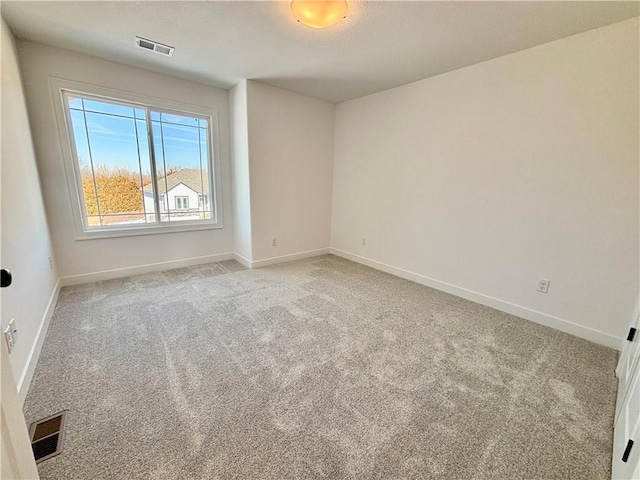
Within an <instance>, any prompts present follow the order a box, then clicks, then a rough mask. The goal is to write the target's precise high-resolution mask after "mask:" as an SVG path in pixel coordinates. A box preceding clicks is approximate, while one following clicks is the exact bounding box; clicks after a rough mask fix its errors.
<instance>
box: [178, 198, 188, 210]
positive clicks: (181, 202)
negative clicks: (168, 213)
mask: <svg viewBox="0 0 640 480" xmlns="http://www.w3.org/2000/svg"><path fill="white" fill-rule="evenodd" d="M188 209H189V197H176V210H188Z"/></svg>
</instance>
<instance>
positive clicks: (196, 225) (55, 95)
mask: <svg viewBox="0 0 640 480" xmlns="http://www.w3.org/2000/svg"><path fill="white" fill-rule="evenodd" d="M48 81H49V87H50V90H51V94H52V99H53V103H54V112H55V116H56V124H57V129H58V134H59V139H60V146H61V150H62V157H63V160H64V170H65V177H66V180H67V190H68V192H69V200H70V204H71V205H70V206H71V212H72V216H73V225H74V233H75V239H76V240H90V239H99V238H115V237H127V236H135V235H150V234H159V233H174V232H187V231H195V230H209V229H221V228H223V205H222V190H221V173H220V163H221V160H220V159H221V157H220V147H219V138H220V137H219V120H218V111H217V110H215V109H212V108H207V107H201V106H196V105H190V104H183V103H178V102H174V101H169V100H164V99H161V98H157V97H149V96H145V95H139V94H137V93H129V92H123V91H119V90H113V89H109V88H104V87H100V86H96V85H90V84H86V83H82V82H76V81H73V80H66V79H61V78H56V77H49V78H48ZM68 94H75V95H78V96H85V97H94V98H96V99H98V100H100V99H101V100H104V101H112V102H115V103H120V104H121V103H123V102H126V103H128V104H132V105H136V106H138V107H139V108H145V109H149V108H152V109H153V108H156V109H159V110H161V111H162V112H166V113H175V114H178V115H180V114H182V115H185V114H187V115H189V114H191V115H194V116H197V117H202V118H206V119H207V120H209V142H208V143H209V148H210V156H211V167H212V168H207V170H208V175H209V182H210V184H211V185H212V187H213V189H214V192H213V195H210V198H209V201H210V202H211V206H212V210H213V211H214V212H215V220H213V219H212V220H188V221H184V222H180V221H179V220H172V221H171V222H165V223H155V224H132V225H127V226H122V225H103V226H100V227H91V228H90V229H89V228H88V227H87V225H86V218H87V217H86V212H85V205H84V202H83V193H82V190H81V185H82V184H81V181H80V171H79V165H78V162H77V161H76V159H77V158H78V157H77V152H76V150H75V148H76V147H75V144H74V141H73V135H72V130H71V128H72V127H71V120H70V118H69V110H68V108H67V106H66V104H65V101H66V100H65V96H66V95H68ZM147 138H148V141H150V137H149V136H147ZM155 197H156V201H158V200H157V199H158V195H155ZM156 211H157V210H156Z"/></svg>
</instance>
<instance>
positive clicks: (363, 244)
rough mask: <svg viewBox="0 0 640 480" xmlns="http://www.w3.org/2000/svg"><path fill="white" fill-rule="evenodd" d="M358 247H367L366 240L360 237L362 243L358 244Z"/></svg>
mask: <svg viewBox="0 0 640 480" xmlns="http://www.w3.org/2000/svg"><path fill="white" fill-rule="evenodd" d="M360 245H362V246H363V247H366V246H367V238H366V237H362V241H361V242H360Z"/></svg>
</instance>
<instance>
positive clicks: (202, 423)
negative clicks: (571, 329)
mask: <svg viewBox="0 0 640 480" xmlns="http://www.w3.org/2000/svg"><path fill="white" fill-rule="evenodd" d="M616 361H617V352H615V351H614V350H611V349H608V348H605V347H602V346H598V345H595V344H593V343H589V342H587V341H584V340H581V339H578V338H575V337H572V336H570V335H566V334H564V333H561V332H559V331H556V330H553V329H550V328H547V327H543V326H540V325H537V324H535V323H533V322H529V321H526V320H522V319H520V318H517V317H514V316H512V315H508V314H506V313H502V312H499V311H497V310H493V309H491V308H488V307H484V306H481V305H478V304H475V303H472V302H469V301H467V300H463V299H461V298H458V297H455V296H452V295H448V294H446V293H442V292H439V291H437V290H433V289H430V288H427V287H424V286H421V285H418V284H415V283H412V282H409V281H406V280H403V279H400V278H397V277H393V276H391V275H388V274H385V273H382V272H379V271H376V270H373V269H370V268H367V267H364V266H361V265H359V264H356V263H353V262H349V261H347V260H344V259H341V258H338V257H334V256H331V255H326V256H322V257H315V258H310V259H305V260H300V261H296V262H291V263H286V264H281V265H276V266H271V267H265V268H260V269H255V270H247V269H245V268H244V267H242V266H241V265H240V264H238V263H236V262H235V261H228V262H221V263H214V264H209V265H201V266H196V267H190V268H183V269H179V270H172V271H168V272H161V273H154V274H148V275H142V276H137V277H130V278H126V279H118V280H110V281H104V282H99V283H93V284H87V285H80V286H74V287H65V288H63V289H62V291H61V293H60V298H59V301H58V305H57V307H56V309H55V313H54V316H53V319H52V321H51V325H50V327H49V331H48V333H47V337H46V340H45V342H44V346H43V349H42V354H41V357H40V359H39V362H38V365H37V368H36V372H35V376H34V379H33V382H32V385H31V388H30V390H29V393H28V396H27V400H26V403H25V415H26V417H27V420H28V421H29V422H31V421H34V420H37V419H39V418H42V417H45V416H48V415H51V414H53V413H56V412H58V411H60V410H65V409H68V410H69V413H68V417H67V432H66V440H65V445H64V451H63V453H62V454H61V455H59V456H57V457H54V458H52V459H50V460H46V461H45V462H43V463H41V464H40V465H39V471H40V474H41V476H42V478H45V479H75V478H78V479H80V478H81V479H92V480H94V479H137V478H148V479H172V480H173V479H205V478H206V479H218V478H219V479H227V478H238V479H308V478H309V479H311V478H330V479H383V478H384V479H410V478H416V479H417V478H420V479H429V478H443V479H487V478H494V479H518V478H522V479H525V478H526V479H550V478H562V479H580V480H583V479H608V478H610V463H611V448H612V435H613V427H612V425H613V415H614V408H615V407H614V405H615V396H616V379H615V376H614V370H615V366H616Z"/></svg>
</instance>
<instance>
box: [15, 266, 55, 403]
mask: <svg viewBox="0 0 640 480" xmlns="http://www.w3.org/2000/svg"><path fill="white" fill-rule="evenodd" d="M60 287H61V284H60V279H58V281H57V282H56V285H55V287H53V292H51V297H50V298H49V303H48V304H47V308H46V309H45V311H44V315H43V316H42V321H41V322H40V326H39V327H38V331H37V332H36V339H35V342H33V345H32V346H31V351H30V352H29V356H28V357H27V364H26V365H25V366H24V369H23V370H22V374H21V375H20V378H19V379H18V383H17V387H18V398H20V402H21V403H23V404H24V400H25V398H26V397H27V392H28V391H29V386H30V385H31V380H32V379H33V373H34V372H35V370H36V365H37V364H38V358H40V351H41V350H42V344H43V343H44V338H45V337H46V336H47V330H48V329H49V323H50V322H51V317H52V316H53V311H54V310H55V308H56V304H57V303H58V295H59V294H60Z"/></svg>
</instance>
